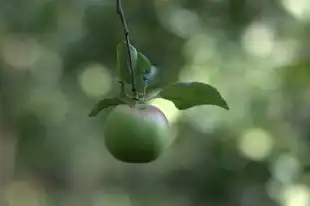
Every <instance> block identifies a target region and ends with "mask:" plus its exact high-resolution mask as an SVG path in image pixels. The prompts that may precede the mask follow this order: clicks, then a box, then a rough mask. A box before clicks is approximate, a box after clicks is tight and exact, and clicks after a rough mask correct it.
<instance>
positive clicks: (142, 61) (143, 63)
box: [137, 52, 152, 74]
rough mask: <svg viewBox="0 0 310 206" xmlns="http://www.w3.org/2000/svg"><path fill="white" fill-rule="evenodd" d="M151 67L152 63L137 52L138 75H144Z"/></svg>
mask: <svg viewBox="0 0 310 206" xmlns="http://www.w3.org/2000/svg"><path fill="white" fill-rule="evenodd" d="M151 66H152V63H151V62H150V60H149V59H148V58H147V57H146V56H144V55H143V54H142V53H141V52H138V65H137V67H138V69H137V70H138V72H139V73H141V74H142V73H144V72H146V71H147V70H148V69H149V68H150V67H151Z"/></svg>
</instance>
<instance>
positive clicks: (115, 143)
mask: <svg viewBox="0 0 310 206" xmlns="http://www.w3.org/2000/svg"><path fill="white" fill-rule="evenodd" d="M104 140H105V145H106V147H107V149H108V151H109V152H110V154H111V155H112V156H113V157H114V158H116V159H118V160H120V161H122V162H127V163H149V162H152V161H154V160H156V159H157V158H158V157H159V156H160V155H161V154H162V153H163V152H164V150H165V149H166V148H167V147H168V146H169V145H170V143H171V135H170V128H169V122H168V120H167V118H166V116H165V114H164V113H163V112H162V111H161V110H160V109H158V108H157V107H155V106H152V105H147V104H137V105H136V107H135V108H131V107H129V106H128V105H125V104H122V105H118V106H116V107H115V108H113V110H112V111H111V112H110V113H109V115H108V117H107V119H106V125H105V129H104Z"/></svg>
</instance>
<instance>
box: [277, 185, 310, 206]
mask: <svg viewBox="0 0 310 206" xmlns="http://www.w3.org/2000/svg"><path fill="white" fill-rule="evenodd" d="M282 205H283V206H309V205H310V190H309V188H308V187H307V186H306V185H303V184H298V185H290V186H287V187H285V188H284V189H283V192H282Z"/></svg>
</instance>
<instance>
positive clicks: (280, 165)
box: [272, 154, 301, 184]
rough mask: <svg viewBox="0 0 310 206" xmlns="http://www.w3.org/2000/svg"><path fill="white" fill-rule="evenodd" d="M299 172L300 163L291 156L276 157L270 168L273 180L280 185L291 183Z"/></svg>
mask: <svg viewBox="0 0 310 206" xmlns="http://www.w3.org/2000/svg"><path fill="white" fill-rule="evenodd" d="M300 170H301V165H300V162H299V161H298V160H297V159H296V158H295V157H293V156H291V155H288V154H283V155H281V156H280V157H278V158H277V159H276V160H275V161H274V163H273V166H272V173H273V176H274V178H276V179H277V180H279V181H280V182H282V183H287V184H288V183H291V182H293V181H294V180H296V178H297V177H298V176H299V174H300V172H301V171H300Z"/></svg>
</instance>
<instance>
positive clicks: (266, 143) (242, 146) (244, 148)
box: [238, 128, 273, 161]
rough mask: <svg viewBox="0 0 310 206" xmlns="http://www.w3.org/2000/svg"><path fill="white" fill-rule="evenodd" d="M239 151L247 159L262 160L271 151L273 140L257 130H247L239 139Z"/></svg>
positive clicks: (265, 132) (265, 133)
mask: <svg viewBox="0 0 310 206" xmlns="http://www.w3.org/2000/svg"><path fill="white" fill-rule="evenodd" d="M238 146H239V150H240V152H241V153H242V154H243V155H244V156H245V157H247V158H249V159H252V160H256V161H258V160H263V159H264V158H266V157H268V156H269V155H270V153H271V152H272V149H273V139H272V137H271V136H270V134H269V133H268V132H267V131H265V130H263V129H259V128H253V129H249V130H247V131H245V132H244V134H243V135H242V136H241V137H240V139H239V145H238Z"/></svg>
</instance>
